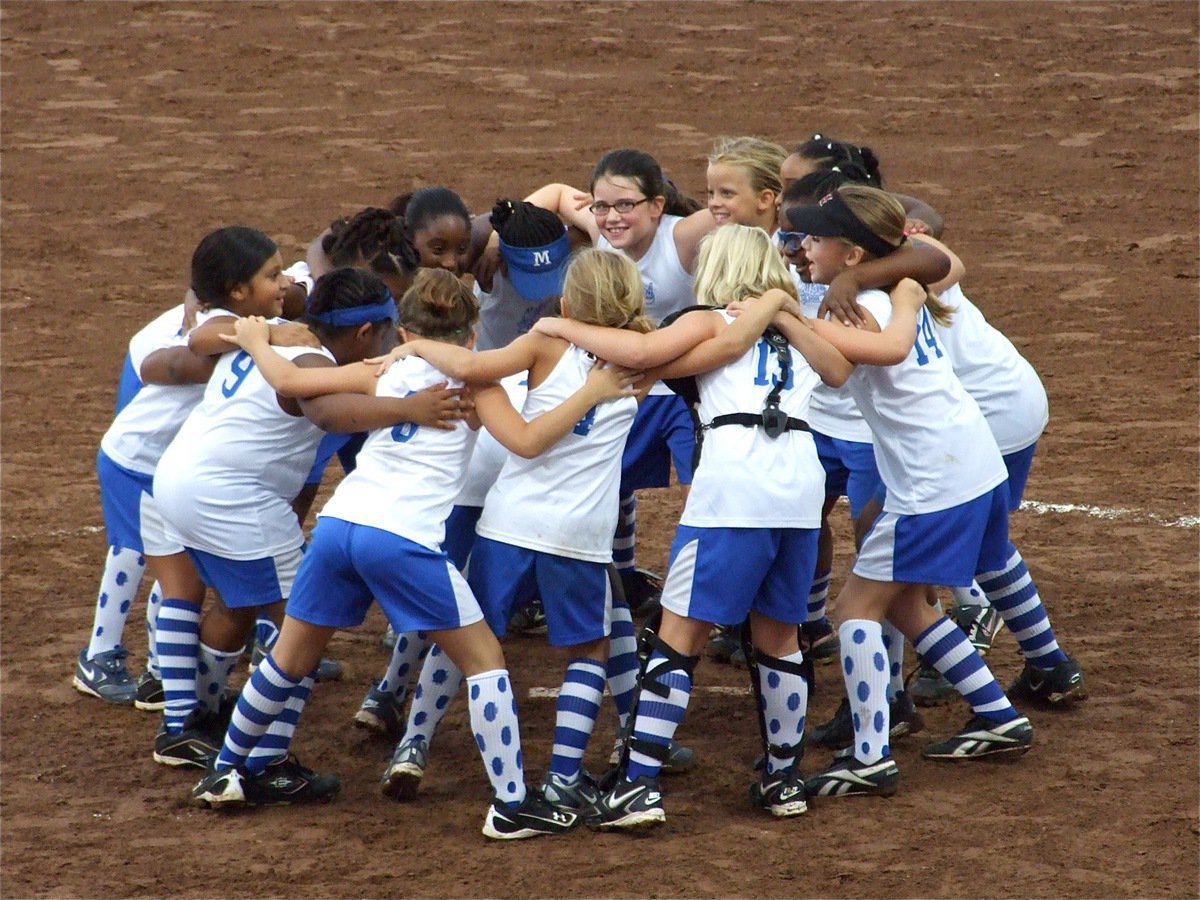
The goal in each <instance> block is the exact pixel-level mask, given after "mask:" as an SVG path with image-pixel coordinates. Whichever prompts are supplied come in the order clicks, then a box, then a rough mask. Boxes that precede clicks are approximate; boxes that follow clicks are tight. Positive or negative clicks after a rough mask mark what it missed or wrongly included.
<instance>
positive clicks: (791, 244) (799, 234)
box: [777, 229, 808, 253]
mask: <svg viewBox="0 0 1200 900" xmlns="http://www.w3.org/2000/svg"><path fill="white" fill-rule="evenodd" d="M777 234H778V235H779V246H780V247H782V248H783V249H784V250H785V251H787V252H788V253H795V252H796V251H797V250H799V249H800V245H801V244H802V243H804V239H805V238H806V237H808V235H807V234H805V233H804V232H803V231H783V230H782V229H781V230H780V231H778V232H777Z"/></svg>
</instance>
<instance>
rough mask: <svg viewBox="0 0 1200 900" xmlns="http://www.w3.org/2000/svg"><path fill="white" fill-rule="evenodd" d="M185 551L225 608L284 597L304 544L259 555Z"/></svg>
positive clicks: (250, 605)
mask: <svg viewBox="0 0 1200 900" xmlns="http://www.w3.org/2000/svg"><path fill="white" fill-rule="evenodd" d="M187 555H188V556H189V557H190V558H191V560H192V565H194V566H195V567H196V572H197V574H199V576H200V580H201V581H203V582H204V583H205V584H207V585H208V586H209V587H210V588H212V589H213V590H215V591H216V592H217V593H218V594H220V595H221V602H222V603H224V604H225V605H226V606H227V607H228V608H229V609H246V608H247V607H252V606H270V605H271V604H272V603H278V602H279V601H280V600H286V599H287V596H288V594H289V593H291V590H292V582H293V581H294V580H295V578H296V570H297V569H298V568H299V567H300V560H301V559H302V558H303V557H304V548H303V547H298V548H296V549H295V550H292V551H290V552H288V553H281V554H279V555H278V556H264V557H262V558H260V559H226V558H225V557H223V556H216V555H214V554H212V553H206V552H205V551H203V550H195V549H193V548H192V547H188V548H187Z"/></svg>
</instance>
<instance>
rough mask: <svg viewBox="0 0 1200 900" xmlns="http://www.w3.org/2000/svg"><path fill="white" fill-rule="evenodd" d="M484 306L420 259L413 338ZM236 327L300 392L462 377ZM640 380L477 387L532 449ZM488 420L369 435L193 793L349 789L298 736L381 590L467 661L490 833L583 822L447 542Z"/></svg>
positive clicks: (228, 799)
mask: <svg viewBox="0 0 1200 900" xmlns="http://www.w3.org/2000/svg"><path fill="white" fill-rule="evenodd" d="M477 310H478V307H477V305H476V302H475V299H474V298H473V296H472V295H471V293H470V291H469V289H467V288H466V287H464V286H463V285H462V284H461V283H460V282H458V281H457V279H455V278H454V277H453V276H452V275H450V274H449V273H445V272H436V271H423V272H420V273H418V275H417V277H416V280H415V281H414V284H413V287H412V288H411V289H410V290H409V291H407V292H406V293H405V296H404V298H403V299H402V301H401V315H402V318H403V321H404V323H405V327H404V336H405V338H406V339H412V340H414V342H415V343H418V344H420V345H422V346H426V347H427V346H429V345H432V344H437V345H439V346H441V345H442V344H444V345H445V346H447V347H452V346H454V345H460V346H464V347H466V346H470V344H471V342H472V334H471V326H472V324H473V322H474V320H475V318H476V316H477ZM422 338H423V339H422ZM238 340H239V342H240V343H241V344H242V345H243V346H244V347H245V348H246V350H247V351H248V352H251V353H252V354H253V357H254V359H255V360H256V361H257V362H258V364H259V365H260V367H261V368H262V371H263V372H264V374H266V375H268V376H269V377H270V379H271V381H272V383H273V384H274V385H275V386H276V387H277V388H278V389H279V390H280V391H281V392H282V393H284V394H289V395H296V396H312V395H314V394H317V393H320V392H325V391H345V390H350V391H357V392H360V393H373V394H374V395H375V396H376V397H377V398H382V397H403V396H405V395H406V394H408V393H409V392H411V391H413V390H419V389H420V388H422V387H424V386H425V385H428V384H431V383H434V382H438V381H442V380H444V379H445V378H446V374H449V373H446V374H443V372H442V371H439V369H438V368H435V367H434V366H432V365H430V364H429V363H428V362H426V361H425V360H423V359H419V358H409V359H405V360H403V361H402V362H400V363H398V364H396V365H394V366H392V367H391V368H390V369H389V371H388V372H387V374H386V375H384V376H383V377H382V378H376V377H375V373H374V370H373V369H371V368H368V367H366V366H350V367H343V368H341V369H337V370H325V371H320V372H312V371H306V370H302V369H299V368H297V367H296V366H295V365H293V364H291V363H289V362H288V361H287V360H286V359H284V358H283V357H281V356H278V355H275V354H274V353H273V351H271V349H270V348H269V347H268V346H267V345H266V343H265V341H264V339H263V329H262V326H261V324H260V323H256V322H255V323H239V328H238ZM431 355H433V354H431ZM631 378H632V373H630V372H627V371H626V370H620V369H614V368H609V369H606V368H602V367H600V366H599V365H593V364H591V363H589V364H588V366H587V371H586V373H585V375H584V377H583V378H582V379H580V380H579V382H578V383H577V384H576V385H575V386H574V389H573V390H572V391H569V392H568V393H567V394H566V395H564V396H562V397H560V398H558V399H559V402H557V403H554V404H551V405H549V406H547V407H546V408H545V409H543V410H542V411H541V415H539V416H537V417H536V418H534V419H532V420H531V421H529V422H526V421H524V420H523V419H522V418H521V416H520V415H518V414H517V412H516V411H515V410H513V408H512V407H511V406H510V405H509V403H508V400H507V397H506V395H505V394H504V392H503V390H502V389H501V388H500V387H499V386H498V385H494V384H493V385H487V386H482V387H481V388H480V389H479V390H478V392H477V394H476V409H477V411H478V413H479V416H480V419H481V420H482V421H484V422H486V423H487V425H488V428H489V429H490V430H491V431H492V433H493V434H495V435H496V436H497V438H498V439H500V440H501V441H503V442H504V443H505V444H506V446H508V447H509V448H510V449H511V450H512V451H513V452H514V453H517V454H519V455H520V456H523V457H535V456H536V455H537V454H539V453H541V452H543V451H545V450H546V449H547V448H548V447H549V446H550V445H551V444H553V443H554V442H555V441H557V440H559V439H560V438H562V437H563V435H565V434H566V433H567V432H569V431H570V430H571V429H572V427H577V423H578V422H579V421H580V420H581V417H582V418H584V419H586V418H588V417H589V416H596V417H599V416H600V412H601V410H602V409H603V408H604V407H606V406H610V405H613V404H612V403H609V402H607V401H614V402H615V403H616V404H621V403H624V402H629V401H628V398H629V394H630V389H629V382H630V380H631ZM456 383H461V382H456ZM623 398H624V399H623ZM478 425H479V421H478V420H474V421H470V422H469V423H468V422H464V423H460V424H458V425H456V426H455V427H454V428H453V429H452V430H451V431H448V432H446V431H437V430H431V429H426V428H421V427H418V426H416V425H409V424H406V425H398V426H396V427H393V428H382V429H379V430H376V431H374V432H372V434H371V436H370V437H369V438H368V440H367V443H366V444H365V445H364V447H363V452H362V454H361V455H360V458H359V465H358V466H357V467H356V468H355V470H354V472H353V473H351V474H350V475H348V476H347V477H346V479H345V480H343V481H342V483H341V484H340V485H339V487H338V489H337V491H336V492H335V494H334V496H333V498H332V499H331V500H330V501H329V503H328V504H327V505H326V507H325V509H324V510H323V511H322V513H321V516H320V519H319V521H318V524H317V528H316V530H315V531H314V534H313V543H312V547H311V548H310V550H309V552H308V554H307V555H306V556H305V559H304V563H303V565H302V566H301V569H300V573H299V574H298V576H297V580H296V589H295V592H294V593H293V595H292V597H291V598H290V600H289V603H288V611H287V617H286V619H285V621H284V624H283V628H282V631H281V633H280V637H279V640H278V642H277V643H276V645H275V647H274V648H273V649H272V651H271V653H270V655H269V656H268V657H267V659H266V661H265V662H264V663H263V665H262V666H261V667H260V668H259V670H258V671H257V672H256V673H255V674H254V676H253V678H252V679H251V681H250V682H249V684H248V685H247V687H246V689H245V691H244V692H243V694H242V697H241V698H240V700H239V701H238V707H237V710H236V711H235V713H234V716H233V719H232V721H231V723H230V727H229V729H228V733H227V734H226V737H225V742H224V746H223V748H222V750H221V753H220V756H219V757H218V759H217V762H216V765H215V767H214V769H213V771H211V772H210V773H209V774H208V775H207V776H206V777H205V778H204V779H203V780H202V781H201V782H200V783H199V784H198V785H197V786H196V788H195V790H194V791H193V797H194V798H195V799H196V800H197V801H198V802H200V803H202V804H205V805H217V806H220V805H239V804H241V803H245V802H248V803H251V804H256V803H286V802H301V801H307V802H313V801H322V800H328V799H330V798H331V797H332V796H334V795H335V794H336V793H337V790H338V787H339V785H338V781H337V779H336V778H333V777H331V776H320V775H316V774H315V773H313V772H311V771H310V770H308V769H305V768H304V767H302V766H300V765H299V763H298V762H297V761H296V760H295V758H294V757H292V756H290V755H289V752H288V748H289V746H290V743H291V738H292V733H293V731H294V728H295V722H296V718H297V717H298V716H299V714H300V711H301V709H302V707H303V703H304V699H305V697H306V695H307V691H306V690H305V680H306V679H305V676H306V674H307V673H308V671H309V670H310V669H311V668H312V666H313V665H315V663H316V661H317V659H318V658H319V657H320V654H321V650H322V649H323V647H324V646H325V644H326V643H327V642H328V640H329V638H330V637H331V636H332V634H333V633H334V631H335V630H336V629H337V628H343V627H349V626H352V625H356V624H359V623H361V621H362V619H363V616H364V614H365V613H366V610H367V608H368V607H369V605H370V603H371V602H372V599H375V600H377V601H378V602H379V603H380V604H381V606H382V607H383V609H384V612H385V613H386V615H387V617H388V619H389V621H390V622H391V623H392V624H393V626H394V627H395V629H396V631H397V632H399V633H405V632H412V631H418V630H422V631H428V632H429V633H430V636H431V637H432V638H433V639H434V640H436V641H437V642H438V644H439V645H440V646H441V647H442V648H443V649H444V650H445V652H446V653H447V654H448V656H449V657H450V659H452V660H453V661H454V662H455V663H456V664H457V665H458V666H459V667H460V668H461V669H462V671H463V672H465V673H466V676H467V680H468V682H469V684H470V692H469V693H470V709H471V721H472V726H473V728H474V731H475V738H476V742H477V744H478V746H479V749H480V754H481V757H482V759H483V761H484V763H485V766H486V768H487V772H488V777H489V779H490V781H491V783H492V788H493V791H494V793H495V799H494V801H493V803H492V804H491V806H490V807H489V810H488V815H487V819H486V821H485V824H484V829H483V830H484V834H485V835H487V836H488V837H492V838H501V839H513V838H522V837H532V836H534V835H537V834H547V833H558V832H562V831H566V830H568V829H569V828H570V827H572V826H573V825H574V824H575V821H576V819H577V816H575V815H567V814H564V813H559V812H556V811H554V810H551V809H549V808H548V807H547V806H546V804H545V801H544V800H543V799H542V798H541V796H540V794H539V793H538V792H535V791H527V790H526V787H525V781H524V773H523V771H522V763H521V742H520V732H519V729H518V724H517V711H516V702H515V699H514V692H513V690H512V687H511V682H510V679H509V676H508V672H507V670H506V669H505V664H504V657H503V654H502V652H501V650H500V645H499V643H498V642H497V640H496V637H495V635H494V634H493V633H492V631H491V630H489V628H488V625H487V623H486V622H485V621H483V613H482V612H481V610H480V607H479V605H478V603H477V602H476V601H475V598H474V597H473V596H472V594H471V591H470V589H469V588H468V587H467V585H466V583H465V582H464V581H463V579H462V577H461V576H460V575H459V573H458V571H457V569H456V568H455V567H454V565H453V564H452V563H451V562H450V560H449V558H448V557H447V556H446V554H445V552H444V551H442V549H441V543H442V540H443V537H444V523H445V520H446V516H447V514H448V513H449V511H450V507H451V504H452V503H453V502H454V498H455V496H456V495H457V493H458V491H459V490H460V488H461V486H462V480H463V476H464V474H465V468H466V462H467V457H468V456H469V454H470V451H471V446H472V444H473V443H474V440H475V431H476V429H477V428H478ZM502 621H503V620H502Z"/></svg>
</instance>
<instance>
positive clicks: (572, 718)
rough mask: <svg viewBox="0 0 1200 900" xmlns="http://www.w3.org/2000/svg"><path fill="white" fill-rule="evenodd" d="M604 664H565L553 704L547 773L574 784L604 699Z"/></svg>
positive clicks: (581, 660) (577, 661)
mask: <svg viewBox="0 0 1200 900" xmlns="http://www.w3.org/2000/svg"><path fill="white" fill-rule="evenodd" d="M604 676H605V670H604V664H603V663H601V662H597V661H596V660H594V659H587V658H586V657H580V658H578V659H573V660H571V661H570V662H569V663H567V673H566V675H564V676H563V683H562V687H561V688H560V689H559V692H558V702H557V704H555V711H556V714H555V719H554V749H553V751H551V756H550V771H551V772H553V773H554V774H555V775H561V776H562V777H563V778H565V779H566V780H567V781H568V782H574V781H575V779H576V777H577V776H578V775H579V769H580V767H581V766H582V765H583V754H584V752H585V751H586V750H587V745H588V740H589V739H590V738H591V736H592V729H593V728H595V727H596V716H597V715H598V714H599V712H600V701H601V700H602V699H603V697H604V681H605V677H604Z"/></svg>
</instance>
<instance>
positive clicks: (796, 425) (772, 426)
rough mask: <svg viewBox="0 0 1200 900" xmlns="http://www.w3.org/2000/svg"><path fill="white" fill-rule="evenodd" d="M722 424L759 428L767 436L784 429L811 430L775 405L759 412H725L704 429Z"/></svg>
mask: <svg viewBox="0 0 1200 900" xmlns="http://www.w3.org/2000/svg"><path fill="white" fill-rule="evenodd" d="M722 425H741V426H743V427H745V428H761V429H763V430H764V431H765V432H766V433H767V436H768V437H773V438H776V437H779V435H781V434H783V433H784V432H785V431H811V430H812V429H811V428H809V427H808V423H807V422H805V421H804V420H803V419H794V418H792V417H791V416H785V415H784V414H783V411H782V410H781V409H779V407H777V406H768V407H767V408H766V409H764V410H763V411H762V412H761V413H727V414H726V415H723V416H717V417H716V418H714V419H713V420H712V421H711V422H709V423H708V424H707V425H705V426H703V427H704V429H705V430H707V429H710V428H720V427H721V426H722Z"/></svg>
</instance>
